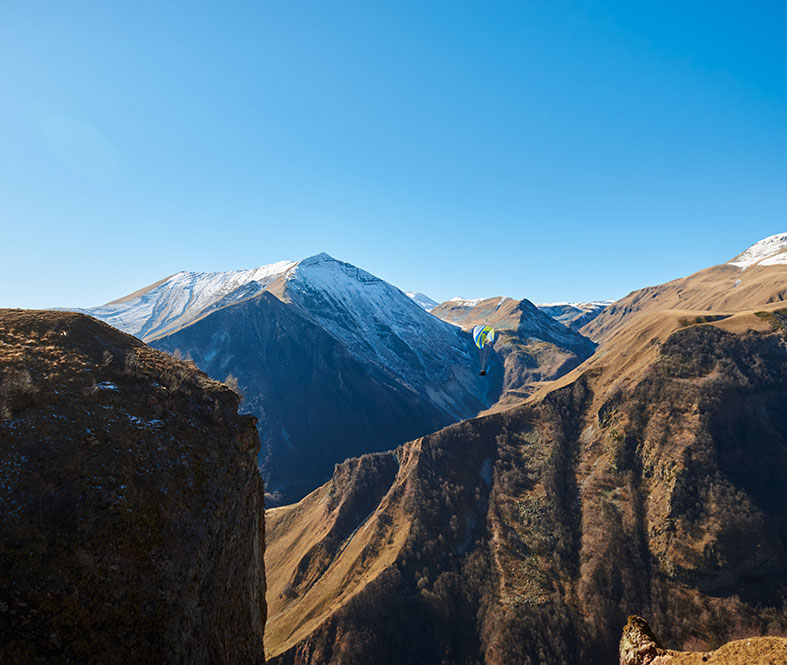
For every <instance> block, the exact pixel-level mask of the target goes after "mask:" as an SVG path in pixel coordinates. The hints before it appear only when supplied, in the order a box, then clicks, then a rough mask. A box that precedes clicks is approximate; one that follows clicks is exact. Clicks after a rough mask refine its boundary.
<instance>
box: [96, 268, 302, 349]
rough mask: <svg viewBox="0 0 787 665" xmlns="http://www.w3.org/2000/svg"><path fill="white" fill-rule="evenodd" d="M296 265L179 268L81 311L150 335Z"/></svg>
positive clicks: (245, 292)
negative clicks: (128, 295) (127, 295)
mask: <svg viewBox="0 0 787 665" xmlns="http://www.w3.org/2000/svg"><path fill="white" fill-rule="evenodd" d="M294 265H295V263H294V262H293V261H278V262H277V263H272V264H270V265H265V266H260V267H259V268H251V269H249V270H232V271H229V272H179V273H176V274H174V275H172V277H169V278H168V279H166V280H164V281H163V282H161V283H160V284H158V285H157V286H155V287H153V288H152V289H150V290H148V291H145V292H144V293H142V294H141V295H139V296H137V297H135V298H132V299H130V300H126V299H123V300H122V301H121V302H112V303H107V304H106V305H102V306H100V307H91V308H89V309H85V310H80V311H83V312H86V313H87V314H90V315H91V316H95V317H96V318H97V319H101V320H102V321H106V322H107V323H109V324H110V325H112V326H115V327H116V328H119V329H120V330H123V331H124V332H127V333H130V334H132V335H135V336H137V337H139V338H140V339H149V338H151V337H154V336H156V335H158V334H161V333H163V332H167V331H171V330H173V329H174V328H177V327H179V326H181V325H185V324H186V323H189V322H191V321H194V320H196V319H197V318H198V317H199V316H200V315H202V314H203V313H205V312H206V310H209V309H210V308H211V307H212V306H215V305H217V304H219V303H221V305H225V304H230V303H232V302H234V301H237V300H241V299H243V298H247V297H249V296H251V295H254V294H255V293H257V292H259V291H262V290H263V289H264V288H265V287H266V286H267V285H268V284H270V283H271V282H272V281H273V280H274V279H275V278H276V277H278V276H279V275H281V274H283V273H284V272H286V271H287V270H289V269H290V268H292V267H293V266H294Z"/></svg>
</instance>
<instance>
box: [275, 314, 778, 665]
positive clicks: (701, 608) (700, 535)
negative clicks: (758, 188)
mask: <svg viewBox="0 0 787 665" xmlns="http://www.w3.org/2000/svg"><path fill="white" fill-rule="evenodd" d="M784 318H785V317H784V313H780V312H773V313H768V314H767V315H765V316H757V315H755V314H753V313H748V314H739V315H735V316H732V317H728V318H725V319H723V320H718V321H715V322H711V323H708V322H703V320H700V321H698V320H697V315H696V314H692V313H689V312H684V313H662V314H656V313H654V314H653V315H652V317H651V319H650V321H649V323H648V324H647V325H645V324H644V323H642V324H638V325H640V326H641V327H639V328H638V330H637V331H634V330H632V331H629V333H626V332H625V331H621V332H620V333H619V337H618V343H617V344H616V345H615V346H614V348H613V347H610V348H609V349H608V352H607V354H606V355H605V356H601V357H599V358H596V357H594V358H593V359H591V361H589V362H588V363H587V364H586V366H584V367H583V368H582V369H581V371H580V370H577V371H576V374H575V375H574V376H573V377H572V378H571V380H569V379H568V378H566V379H565V380H564V383H565V385H562V386H559V387H557V388H556V389H554V390H553V391H552V392H549V393H547V394H544V395H541V396H540V397H539V398H538V399H535V398H534V399H533V400H532V401H531V403H530V404H528V405H525V406H520V407H516V408H513V409H510V410H508V411H506V412H503V413H498V414H495V415H492V416H488V417H484V418H478V419H475V420H472V421H466V422H464V423H460V424H458V425H455V426H452V427H449V428H446V429H445V430H442V431H441V432H438V433H436V434H434V435H431V436H429V437H424V438H423V439H422V440H419V442H417V448H418V457H417V463H416V464H414V465H412V466H411V467H409V470H408V474H409V475H410V476H411V478H410V479H409V480H405V479H402V478H400V477H398V478H397V481H396V483H397V484H400V485H401V484H403V483H408V484H409V485H410V487H412V488H413V490H412V493H411V494H410V495H409V496H411V497H412V500H410V501H405V500H403V499H398V498H393V497H390V498H389V497H388V495H386V496H385V497H383V499H382V500H381V502H380V504H382V503H386V507H385V511H384V513H385V514H387V515H394V516H396V518H397V519H400V520H404V521H405V523H408V524H409V525H410V526H409V533H408V536H407V539H406V541H405V543H404V545H403V547H402V548H401V551H400V553H399V554H398V555H397V556H396V559H395V561H394V562H393V563H392V564H387V565H386V566H385V567H382V569H381V570H380V571H379V573H378V575H377V577H375V578H371V579H369V578H367V579H366V580H365V583H364V584H363V585H359V586H357V587H356V588H355V590H354V594H353V596H352V597H351V598H349V599H347V600H346V602H345V603H344V604H343V605H342V606H341V607H339V608H338V609H336V610H335V611H332V612H329V613H327V614H326V615H324V616H321V617H320V619H319V620H318V621H314V622H312V623H310V624H309V626H308V629H309V630H310V631H311V632H310V633H309V634H308V636H306V637H305V638H303V639H300V640H299V641H293V640H291V641H286V640H285V641H281V642H276V643H274V642H270V641H269V642H268V648H269V650H270V653H271V654H272V655H274V656H275V658H274V662H276V663H281V664H285V663H286V664H293V665H295V664H298V665H305V664H306V663H312V664H315V665H316V663H320V662H337V663H365V662H375V663H380V664H383V665H384V664H385V663H397V665H401V663H421V662H442V663H481V662H484V663H487V664H489V665H508V664H509V663H537V662H549V663H583V664H588V663H591V664H592V663H599V664H601V663H609V662H613V661H614V659H615V658H616V653H617V641H618V636H619V632H618V631H619V626H620V625H621V624H622V623H623V622H624V621H625V617H626V615H627V614H629V613H630V612H632V611H636V612H639V613H642V614H646V615H648V616H651V617H653V621H654V625H656V626H657V628H658V629H659V631H660V632H661V633H662V634H664V635H665V638H667V639H669V640H670V642H671V643H675V644H678V645H680V644H682V643H684V642H685V641H687V640H703V641H704V642H706V643H708V644H709V646H711V647H715V646H719V645H721V644H722V643H723V642H724V641H727V640H728V639H729V638H730V637H731V636H733V635H735V634H736V633H740V631H741V630H747V631H752V632H756V633H766V632H777V633H778V632H779V631H783V630H785V629H786V628H787V624H785V621H784V616H785V614H784V611H785V606H784V597H785V593H787V562H786V561H785V544H786V543H787V508H785V506H787V487H785V483H784V482H783V479H784V477H785V476H787V411H786V410H785V409H784V406H783V405H784V401H785V395H787V350H786V348H785V334H784V329H783V327H782V326H783V324H782V321H783V320H784ZM643 321H644V319H643ZM627 334H628V337H626V335H627ZM598 355H600V354H598ZM414 445H416V444H408V445H407V446H405V447H403V449H402V450H403V451H406V450H408V449H410V448H411V447H412V446H414ZM487 472H488V473H487ZM399 473H400V476H401V474H402V471H401V470H400V472H399ZM487 479H488V480H489V481H490V484H487ZM375 515H377V512H376V513H375ZM314 523H315V522H314V521H310V520H306V521H304V522H302V523H301V522H299V521H298V520H295V521H293V522H292V523H291V524H290V526H289V527H288V528H289V529H293V530H295V531H299V530H309V529H310V528H311V527H305V526H303V525H308V524H314ZM279 537H281V536H279V535H276V536H275V537H272V541H275V540H276V539H277V538H279ZM357 537H358V535H357V534H355V535H351V536H349V537H348V541H347V542H348V544H347V545H346V546H347V547H349V546H350V544H351V543H352V541H353V539H354V538H357ZM274 547H276V545H275V543H274V542H271V548H274ZM370 552H371V554H370V556H373V550H370ZM295 563H296V562H295V561H294V560H293V561H287V560H286V559H285V558H282V559H281V560H280V561H279V562H278V564H277V565H274V566H271V567H270V576H271V578H272V579H273V578H279V579H292V578H293V576H294V574H295V572H296V571H295ZM326 564H327V568H325V566H326ZM320 565H321V566H322V567H323V569H325V570H328V571H329V570H330V567H331V565H332V564H331V560H330V558H328V560H327V561H326V560H323V561H322V562H321V564H320ZM307 567H308V566H307ZM301 597H302V596H301V595H300V594H298V593H296V594H294V595H293V596H292V598H291V599H290V600H289V608H290V610H289V611H290V612H292V615H291V616H301V614H300V612H299V610H298V609H297V606H298V605H299V604H300V602H302V601H301ZM271 603H272V604H273V600H272V599H271ZM272 620H274V619H273V616H272ZM277 654H278V655H277Z"/></svg>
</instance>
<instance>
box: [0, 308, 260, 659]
mask: <svg viewBox="0 0 787 665" xmlns="http://www.w3.org/2000/svg"><path fill="white" fill-rule="evenodd" d="M237 407H238V397H237V395H236V394H235V393H233V392H232V391H231V390H229V389H228V388H227V387H226V386H224V385H223V384H221V383H217V382H215V381H212V380H210V379H208V378H207V377H206V376H205V375H204V374H202V373H201V372H200V371H198V370H197V369H196V368H195V367H194V366H193V365H189V364H187V363H183V362H179V361H176V360H174V359H172V358H170V357H169V356H167V355H166V354H164V353H162V352H159V351H155V350H153V349H150V348H149V347H147V346H145V345H144V344H143V343H142V342H140V341H138V340H137V339H135V338H133V337H130V336H129V335H126V334H124V333H121V332H119V331H117V330H115V329H113V328H111V327H110V326H108V325H106V324H103V323H100V322H98V321H96V320H94V319H91V318H89V317H87V316H84V315H82V314H70V313H60V312H34V311H19V310H0V535H1V537H2V540H1V541H0V570H2V576H0V661H2V662H3V663H9V664H10V663H18V664H20V665H21V664H24V665H36V664H43V663H47V664H48V663H74V662H78V663H104V664H109V663H123V664H128V663H206V664H207V663H211V664H213V663H227V664H230V663H232V664H234V663H263V662H264V657H263V654H262V637H263V627H264V623H265V615H266V607H265V601H264V590H265V578H264V568H263V560H262V557H263V552H264V533H263V527H264V525H263V512H262V509H263V505H262V501H263V488H262V482H261V479H260V476H259V473H258V472H257V466H256V454H257V448H258V446H259V442H258V437H257V432H256V427H255V425H254V419H253V418H251V417H249V416H246V417H239V416H238V413H237Z"/></svg>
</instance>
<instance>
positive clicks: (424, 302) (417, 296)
mask: <svg viewBox="0 0 787 665" xmlns="http://www.w3.org/2000/svg"><path fill="white" fill-rule="evenodd" d="M405 295H406V296H407V297H408V298H412V299H413V302H415V303H416V304H418V305H420V306H421V307H423V308H424V309H425V310H426V311H427V312H428V311H429V310H431V309H432V308H434V307H437V305H438V303H437V301H435V300H432V299H431V298H430V297H429V296H428V295H426V294H425V293H419V292H418V291H405Z"/></svg>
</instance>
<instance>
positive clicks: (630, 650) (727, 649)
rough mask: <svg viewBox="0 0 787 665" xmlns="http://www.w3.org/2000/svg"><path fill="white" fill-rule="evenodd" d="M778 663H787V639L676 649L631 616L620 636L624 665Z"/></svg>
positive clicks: (763, 664) (641, 620)
mask: <svg viewBox="0 0 787 665" xmlns="http://www.w3.org/2000/svg"><path fill="white" fill-rule="evenodd" d="M702 663H710V664H711V665H714V664H715V665H778V664H780V663H787V639H784V638H780V637H750V638H746V639H742V640H736V641H734V642H730V643H728V644H725V645H724V646H723V647H721V648H720V649H717V650H716V651H706V652H697V651H694V652H691V651H672V650H668V649H664V648H662V646H661V645H660V644H659V642H658V640H656V638H655V636H654V635H653V631H652V630H651V629H650V626H649V625H648V622H647V621H645V619H643V618H642V617H638V616H636V615H634V616H630V617H629V618H628V622H627V623H626V626H625V627H624V628H623V637H621V639H620V665H669V664H672V665H701V664H702Z"/></svg>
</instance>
